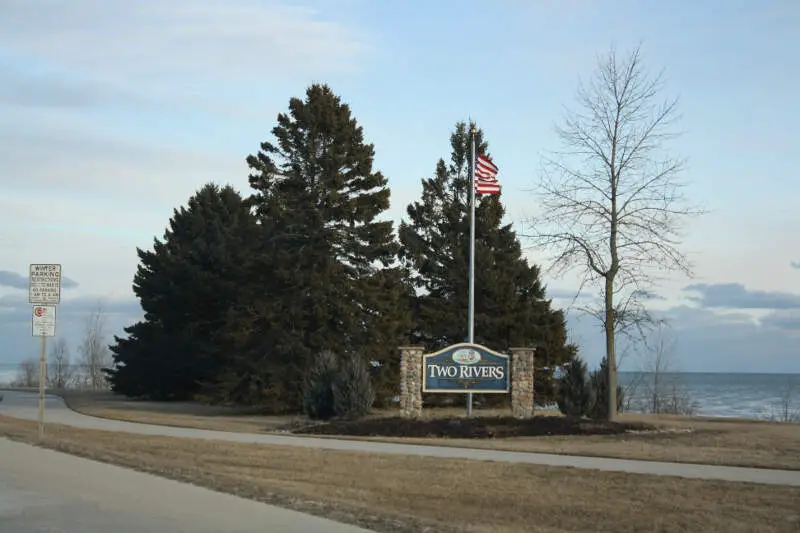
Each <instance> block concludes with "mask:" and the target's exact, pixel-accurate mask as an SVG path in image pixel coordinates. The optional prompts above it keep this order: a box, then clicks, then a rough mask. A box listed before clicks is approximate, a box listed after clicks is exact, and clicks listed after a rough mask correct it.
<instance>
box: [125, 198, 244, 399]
mask: <svg viewBox="0 0 800 533" xmlns="http://www.w3.org/2000/svg"><path fill="white" fill-rule="evenodd" d="M254 230H255V218H254V217H253V216H252V215H251V214H250V212H249V210H248V207H247V205H246V204H245V203H244V201H243V199H242V197H241V196H240V195H239V193H237V192H236V191H235V190H234V189H233V188H232V187H230V186H226V187H219V186H218V185H215V184H211V183H210V184H207V185H205V186H204V187H202V188H201V189H200V190H199V191H197V193H196V194H195V195H193V196H192V197H191V198H190V199H189V201H188V205H187V206H186V207H181V208H180V209H175V210H174V211H173V216H172V218H171V219H170V221H169V227H168V229H167V230H166V231H165V233H164V237H163V240H161V241H160V240H159V239H154V244H153V249H152V250H142V249H138V248H137V250H136V252H137V255H138V256H139V260H140V264H139V267H138V269H137V272H136V275H135V276H134V283H133V291H134V293H135V294H136V296H137V297H138V298H139V300H140V303H141V306H142V309H143V311H144V320H142V321H140V322H137V323H136V324H133V325H132V326H130V327H128V328H126V329H125V332H126V333H127V334H128V336H127V338H121V337H115V345H113V346H112V347H111V349H112V352H113V354H114V362H115V366H116V368H115V369H114V370H112V371H110V372H109V379H110V381H111V385H112V388H113V389H114V390H115V391H117V392H120V393H123V394H127V395H131V396H148V397H153V398H159V399H187V398H191V397H192V396H193V395H194V394H196V393H197V392H198V391H200V390H201V389H202V386H203V384H204V383H208V382H211V381H213V380H214V379H215V378H216V375H217V372H218V371H219V369H220V366H221V365H222V363H223V361H224V359H225V356H226V353H227V351H228V350H227V343H226V341H225V338H224V336H223V335H222V333H223V332H224V325H225V321H226V317H227V314H228V310H229V307H230V306H231V304H232V303H233V302H234V301H235V300H236V296H237V293H238V290H239V284H240V282H241V276H242V271H241V269H240V265H241V264H242V262H243V261H244V258H246V256H247V254H248V253H250V249H249V248H248V243H249V242H251V240H252V237H253V232H254Z"/></svg>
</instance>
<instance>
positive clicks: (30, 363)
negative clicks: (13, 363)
mask: <svg viewBox="0 0 800 533" xmlns="http://www.w3.org/2000/svg"><path fill="white" fill-rule="evenodd" d="M12 385H14V386H15V387H38V386H39V360H38V359H35V358H33V357H30V358H28V359H25V360H23V361H20V363H19V366H18V367H17V377H16V379H15V380H14V382H13V383H12Z"/></svg>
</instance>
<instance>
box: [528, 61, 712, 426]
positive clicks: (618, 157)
mask: <svg viewBox="0 0 800 533" xmlns="http://www.w3.org/2000/svg"><path fill="white" fill-rule="evenodd" d="M662 88H663V78H662V75H661V74H658V75H655V76H652V75H650V74H649V73H648V72H647V70H646V69H645V67H644V65H643V64H642V59H641V56H640V50H639V48H636V49H635V50H634V51H633V52H632V53H631V54H630V55H629V56H628V57H627V58H626V59H624V60H621V59H619V58H618V57H617V54H616V52H615V51H614V50H613V49H612V50H611V52H610V53H609V54H608V55H607V56H606V57H604V58H602V59H600V60H599V61H598V70H597V72H596V74H595V76H594V78H593V79H592V81H591V83H590V84H589V86H588V87H587V86H584V85H583V84H581V85H579V88H578V92H577V99H578V104H579V106H580V108H581V110H580V111H577V112H570V113H569V114H568V116H567V118H566V121H565V124H564V125H563V127H559V128H557V133H558V135H559V138H560V139H561V141H562V143H563V144H564V146H565V149H564V150H563V151H562V152H558V153H556V154H555V155H554V156H553V157H551V158H547V159H546V160H545V165H544V171H543V174H542V179H541V183H540V186H539V188H538V191H539V196H540V199H541V208H542V209H541V215H539V216H534V217H532V218H531V219H530V220H529V224H528V225H529V228H530V229H529V230H528V235H527V237H529V238H530V239H532V240H533V242H534V243H536V244H538V245H539V246H541V247H542V248H543V249H545V250H548V251H550V252H551V253H552V257H551V260H552V261H551V265H550V270H551V271H552V272H555V273H559V274H563V273H566V272H567V271H577V272H578V273H579V275H580V277H581V285H580V288H579V290H578V294H580V292H581V291H583V290H584V288H585V287H586V286H587V285H588V286H591V285H596V286H597V288H598V292H599V294H600V295H601V296H602V304H601V305H600V306H599V307H595V308H591V307H587V308H585V311H587V312H588V313H589V314H590V315H592V316H594V317H596V318H598V319H599V320H600V321H601V324H602V326H603V329H604V331H605V345H606V357H607V359H608V362H609V364H608V373H609V376H608V383H609V387H608V394H609V399H608V404H609V406H611V409H609V410H608V418H609V419H614V418H615V417H616V414H617V410H616V405H617V401H616V391H617V370H616V369H617V362H616V353H615V338H616V337H615V334H616V333H618V332H621V333H629V332H630V333H633V332H636V331H639V332H640V334H644V332H643V331H642V328H646V327H649V326H650V325H652V320H651V318H650V316H649V314H648V313H647V309H646V307H645V302H646V301H647V299H648V298H650V296H651V294H652V293H651V289H652V287H653V285H654V284H655V280H656V278H657V275H658V273H663V272H666V271H669V270H678V271H681V272H683V273H685V274H687V275H691V270H690V265H689V262H688V261H687V259H686V258H685V257H684V256H683V255H682V254H681V252H680V251H679V250H678V244H679V238H680V234H681V229H682V228H681V222H682V220H683V219H684V218H685V217H686V216H688V215H691V214H699V213H701V211H700V210H699V209H695V208H692V207H688V206H684V205H682V204H683V201H684V197H683V195H682V194H681V189H682V187H683V186H684V185H683V184H682V183H680V182H679V181H678V176H679V175H680V173H681V171H682V169H683V161H682V160H681V159H678V158H673V157H671V156H669V155H668V154H666V153H665V150H664V146H665V142H666V141H667V140H669V139H670V138H672V137H674V136H675V134H674V133H673V132H672V131H671V128H672V126H673V123H674V122H675V120H676V118H677V116H676V113H677V100H666V101H663V102H662V101H659V100H658V99H659V93H660V92H661V90H662Z"/></svg>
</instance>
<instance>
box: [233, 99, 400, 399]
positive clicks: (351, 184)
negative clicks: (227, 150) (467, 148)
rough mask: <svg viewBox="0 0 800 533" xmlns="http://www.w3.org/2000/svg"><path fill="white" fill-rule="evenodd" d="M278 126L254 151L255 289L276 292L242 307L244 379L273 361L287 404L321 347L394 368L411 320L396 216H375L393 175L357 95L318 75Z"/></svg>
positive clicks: (279, 393)
mask: <svg viewBox="0 0 800 533" xmlns="http://www.w3.org/2000/svg"><path fill="white" fill-rule="evenodd" d="M272 134H273V136H274V138H275V141H274V142H263V143H262V144H261V150H260V151H259V152H258V153H257V154H255V155H251V156H249V157H248V158H247V163H248V165H249V166H250V169H251V174H250V185H251V187H252V189H253V194H252V196H251V198H250V203H251V204H252V206H253V207H254V208H255V213H256V215H257V217H258V220H259V225H260V230H261V234H262V236H261V238H260V241H261V244H260V246H261V250H260V252H259V254H258V255H259V257H260V258H261V265H259V266H258V271H257V272H253V277H252V278H251V281H252V284H253V290H252V291H250V292H251V293H256V294H257V291H258V287H269V293H268V294H267V293H264V298H265V300H263V301H261V302H259V303H258V304H253V303H252V302H251V303H249V304H248V303H246V302H240V306H239V307H238V308H237V309H238V312H237V317H236V319H235V320H236V321H238V323H239V327H238V328H235V329H236V330H237V331H239V332H240V335H239V338H238V341H237V345H238V346H240V347H241V351H240V357H242V358H244V361H243V362H247V363H248V364H247V365H244V366H242V365H240V369H241V370H240V371H239V374H238V378H236V379H239V380H247V379H248V378H247V375H246V374H247V373H248V372H253V371H259V372H262V371H266V369H269V372H271V373H272V375H273V376H274V377H273V378H272V379H271V383H272V385H271V386H272V387H273V390H274V394H272V396H273V397H274V400H275V401H278V400H277V398H280V401H281V402H282V403H283V404H284V405H285V406H286V408H287V409H290V408H299V407H300V406H301V405H302V383H303V378H304V375H305V373H306V372H307V370H308V369H309V368H310V366H311V363H312V360H313V357H314V356H315V354H317V353H320V352H322V351H323V350H331V351H333V352H335V353H337V354H339V355H340V356H341V357H344V358H347V357H360V356H361V355H359V354H364V355H363V356H364V357H366V358H369V359H370V360H376V361H379V362H380V363H381V365H380V366H379V367H378V368H379V369H381V371H383V372H384V373H385V372H391V371H393V369H394V368H396V366H397V365H396V364H395V363H394V362H393V361H394V359H396V358H397V357H398V356H397V346H398V343H400V342H401V336H402V335H403V333H404V331H405V330H406V329H407V323H406V322H407V320H408V319H407V318H405V316H406V313H405V311H404V310H403V305H402V296H403V294H404V289H403V286H402V283H401V281H402V271H400V270H399V269H398V268H397V267H396V265H393V262H394V260H395V258H396V253H397V246H398V245H397V243H396V241H395V238H394V235H393V227H392V222H391V221H387V220H380V219H379V217H380V216H381V215H383V214H384V212H385V211H386V210H387V209H388V207H389V194H390V192H389V188H388V187H387V180H386V178H385V177H384V176H383V175H382V174H381V173H380V172H379V171H376V170H374V169H373V157H374V148H373V146H372V145H371V144H367V143H366V142H365V140H364V134H363V131H362V127H361V126H359V125H358V123H357V121H356V120H355V119H354V118H353V117H352V116H351V112H350V108H349V106H348V105H347V104H345V103H343V102H342V101H341V99H340V98H339V97H338V96H337V95H335V94H334V93H333V92H332V91H331V89H330V88H329V87H328V86H326V85H319V84H315V85H312V86H310V87H309V88H308V89H307V91H306V94H305V99H304V100H301V99H300V98H292V99H291V100H290V102H289V112H288V113H281V114H279V115H278V119H277V125H276V126H275V127H274V128H273V129H272ZM387 289H389V290H387ZM254 361H260V362H261V363H260V364H261V368H262V370H256V369H255V367H253V364H254ZM245 367H247V368H245ZM378 381H379V382H381V383H383V384H384V386H389V384H390V382H392V380H391V379H390V380H378Z"/></svg>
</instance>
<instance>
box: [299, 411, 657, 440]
mask: <svg viewBox="0 0 800 533" xmlns="http://www.w3.org/2000/svg"><path fill="white" fill-rule="evenodd" d="M656 429H657V428H656V427H655V426H653V425H650V424H646V423H644V422H595V421H589V420H574V419H570V418H566V417H562V416H537V417H534V418H531V419H527V420H520V419H516V418H513V417H510V416H509V417H474V418H461V419H458V418H457V419H447V418H439V419H427V420H425V419H422V420H409V419H404V418H400V417H392V418H374V419H365V420H334V421H331V422H328V423H327V424H319V425H313V426H306V427H303V428H298V429H295V430H293V433H304V434H310V435H343V436H359V437H411V438H457V439H506V438H512V437H541V436H555V435H559V436H564V435H619V434H621V433H625V432H627V431H640V432H644V431H655V430H656Z"/></svg>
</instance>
